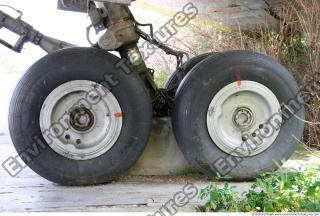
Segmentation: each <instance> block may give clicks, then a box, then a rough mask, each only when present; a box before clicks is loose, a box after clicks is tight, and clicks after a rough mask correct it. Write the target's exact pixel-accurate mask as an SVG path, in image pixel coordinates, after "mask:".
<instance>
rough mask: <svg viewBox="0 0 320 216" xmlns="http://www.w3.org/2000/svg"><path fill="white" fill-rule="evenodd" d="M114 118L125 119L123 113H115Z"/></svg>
mask: <svg viewBox="0 0 320 216" xmlns="http://www.w3.org/2000/svg"><path fill="white" fill-rule="evenodd" d="M114 117H116V118H122V117H123V113H121V112H118V113H115V114H114Z"/></svg>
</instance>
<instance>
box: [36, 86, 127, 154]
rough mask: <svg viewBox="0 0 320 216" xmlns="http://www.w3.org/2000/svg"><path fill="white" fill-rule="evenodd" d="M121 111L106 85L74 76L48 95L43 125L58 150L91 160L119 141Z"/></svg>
mask: <svg viewBox="0 0 320 216" xmlns="http://www.w3.org/2000/svg"><path fill="white" fill-rule="evenodd" d="M119 113H120V114H121V113H122V110H121V107H120V105H119V103H118V101H117V99H116V98H115V96H114V95H113V94H112V93H111V92H110V91H109V90H108V89H107V88H105V87H104V86H102V85H100V84H98V83H96V82H92V81H88V80H74V81H70V82H67V83H65V84H62V85H60V86H58V87H57V88H56V89H54V90H53V91H52V92H51V93H50V94H49V95H48V97H47V98H46V99H45V101H44V103H43V105H42V109H41V112H40V118H39V121H40V129H41V132H42V134H43V137H44V139H45V140H46V141H47V143H48V144H49V146H50V148H52V149H53V150H54V151H55V152H57V153H58V154H60V155H62V156H64V157H67V158H70V159H75V160H89V159H93V158H96V157H98V156H100V155H102V154H104V153H105V152H107V151H108V150H110V149H111V148H112V146H113V145H114V144H115V143H116V141H117V139H118V137H119V136H120V133H121V129H122V115H116V114H119ZM48 133H49V134H48Z"/></svg>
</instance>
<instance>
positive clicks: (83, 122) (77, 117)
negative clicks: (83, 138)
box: [70, 107, 94, 131]
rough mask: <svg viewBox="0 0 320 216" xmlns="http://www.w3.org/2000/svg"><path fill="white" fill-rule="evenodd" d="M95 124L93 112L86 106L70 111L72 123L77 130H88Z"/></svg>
mask: <svg viewBox="0 0 320 216" xmlns="http://www.w3.org/2000/svg"><path fill="white" fill-rule="evenodd" d="M93 124H94V115H93V113H92V112H91V111H90V110H89V109H87V108H85V107H78V108H75V109H74V110H73V111H71V112H70V125H71V127H72V128H74V129H75V130H77V131H88V130H90V128H91V127H92V126H93Z"/></svg>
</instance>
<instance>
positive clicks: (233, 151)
mask: <svg viewBox="0 0 320 216" xmlns="http://www.w3.org/2000/svg"><path fill="white" fill-rule="evenodd" d="M279 112H281V109H280V104H279V101H278V99H277V97H276V96H275V95H274V94H273V92H272V91H271V90H270V89H269V88H267V87H266V86H264V85H262V84H260V83H257V82H253V81H241V83H239V82H234V83H231V84H229V85H227V86H225V87H224V88H223V89H221V90H220V91H219V92H218V93H217V94H216V95H215V96H214V98H213V99H212V101H211V103H210V105H209V108H208V112H207V127H208V132H209V134H210V137H211V139H212V140H213V142H214V143H215V144H216V145H217V146H218V147H219V148H220V149H221V150H223V151H224V152H226V153H228V154H230V155H234V156H239V151H240V152H242V151H245V152H247V153H250V155H246V156H254V155H257V154H259V153H261V152H263V151H265V150H266V149H267V148H269V147H270V146H271V145H272V143H273V142H274V141H275V139H276V138H277V136H278V135H279V132H280V126H279V125H280V124H281V122H282V117H281V115H276V118H277V120H276V122H277V123H278V124H277V126H278V127H275V128H272V127H270V126H271V125H270V124H268V121H270V119H272V117H273V116H275V114H277V113H279ZM279 123H280V124H279ZM257 132H258V133H259V134H257ZM261 135H263V136H261ZM259 137H260V138H261V139H260V138H259ZM254 140H256V141H259V140H260V141H261V142H255V141H254ZM257 143H258V144H257ZM248 144H249V145H248ZM242 153H243V152H242Z"/></svg>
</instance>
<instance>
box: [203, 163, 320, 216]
mask: <svg viewBox="0 0 320 216" xmlns="http://www.w3.org/2000/svg"><path fill="white" fill-rule="evenodd" d="M234 188H235V187H233V186H230V185H229V184H227V183H226V184H225V185H224V187H223V188H221V187H219V186H218V185H216V184H214V183H211V184H210V185H209V186H207V187H206V188H204V189H203V190H201V193H200V196H199V198H200V200H207V202H206V204H205V205H204V206H201V207H199V208H198V210H199V211H204V212H221V211H222V212H223V211H241V212H320V164H317V165H310V166H308V167H307V168H306V170H305V171H301V172H290V173H279V172H274V173H267V174H264V175H262V176H261V177H260V178H258V179H256V181H255V183H254V184H253V185H252V186H251V188H250V190H249V192H248V193H246V194H245V195H244V196H242V197H241V196H240V195H239V194H237V193H236V192H235V191H234Z"/></svg>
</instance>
